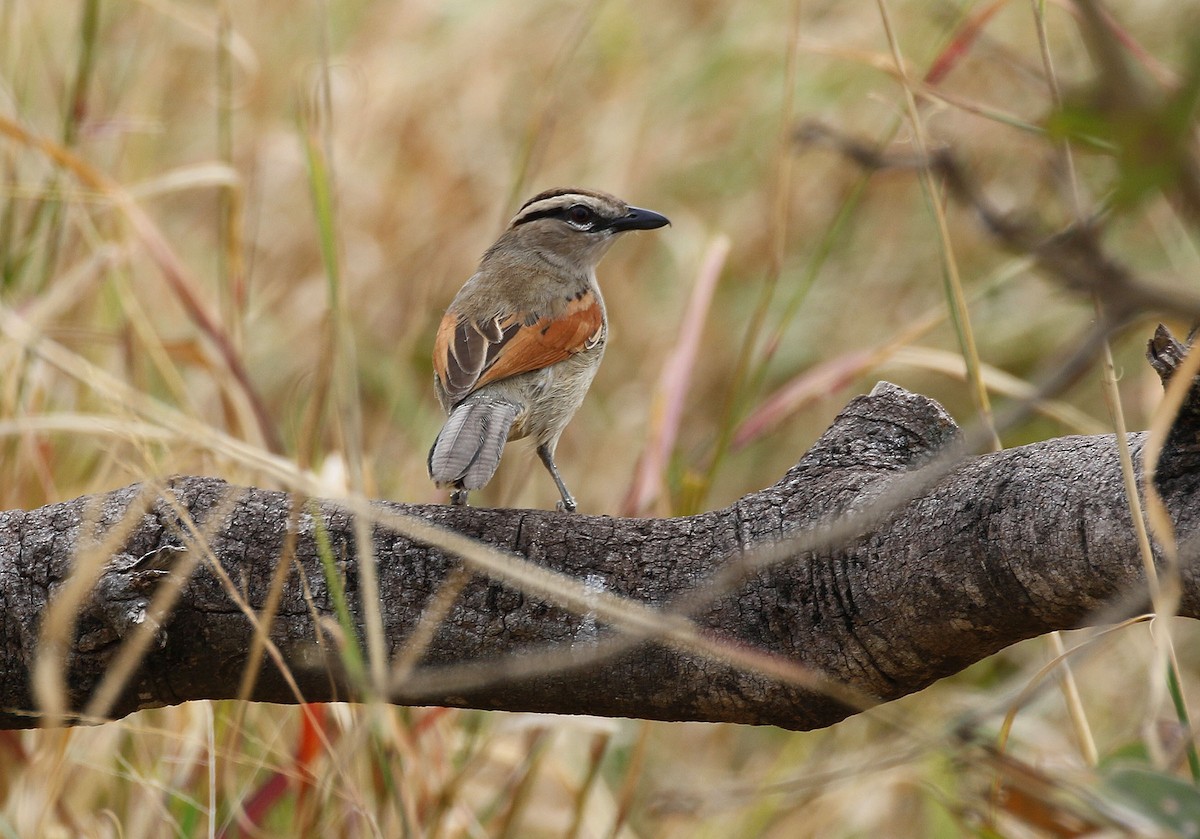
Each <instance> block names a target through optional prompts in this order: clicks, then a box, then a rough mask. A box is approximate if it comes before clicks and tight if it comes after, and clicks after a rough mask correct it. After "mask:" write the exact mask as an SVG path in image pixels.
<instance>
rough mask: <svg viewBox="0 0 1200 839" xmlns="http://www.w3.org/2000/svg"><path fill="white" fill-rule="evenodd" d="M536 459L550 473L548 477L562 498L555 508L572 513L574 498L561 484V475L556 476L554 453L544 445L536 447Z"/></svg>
mask: <svg viewBox="0 0 1200 839" xmlns="http://www.w3.org/2000/svg"><path fill="white" fill-rule="evenodd" d="M537 453H538V457H540V458H541V459H542V463H543V464H545V466H546V471H547V472H549V473H550V477H551V478H553V479H554V483H555V484H556V485H557V486H558V494H559V495H561V496H562V501H559V502H558V504H556V505H555V506H556V507H557V508H558V510H559V511H560V512H567V513H573V512H575V509H576V506H577V505H576V504H575V497H574V496H573V495H571V491H570V490H569V489H567V485H566V484H564V483H563V479H562V475H560V474H558V467H557V466H556V465H555V464H554V452H553V451H551V450H550V446H549V445H547V444H546V443H542V445H540V446H538V447H537Z"/></svg>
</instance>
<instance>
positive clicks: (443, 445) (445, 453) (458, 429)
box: [429, 398, 520, 489]
mask: <svg viewBox="0 0 1200 839" xmlns="http://www.w3.org/2000/svg"><path fill="white" fill-rule="evenodd" d="M519 412H520V409H519V407H518V406H517V405H515V404H513V403H512V402H505V401H501V400H495V399H487V398H474V399H468V400H467V401H466V402H463V403H462V404H461V405H458V406H457V407H456V408H455V409H454V410H453V411H451V412H450V418H449V419H447V420H446V424H445V425H444V426H442V430H441V431H440V432H438V436H437V439H436V440H434V441H433V448H431V449H430V450H429V477H431V478H433V480H434V483H436V484H437V485H438V486H453V487H456V488H458V489H479V488H481V487H482V486H483V485H484V484H486V483H487V482H488V481H490V480H491V479H492V475H494V474H495V473H496V467H497V466H499V465H500V455H501V454H502V453H503V452H504V444H505V442H506V441H507V440H508V432H509V429H511V428H512V424H513V422H514V421H515V420H516V418H517V414H518V413H519Z"/></svg>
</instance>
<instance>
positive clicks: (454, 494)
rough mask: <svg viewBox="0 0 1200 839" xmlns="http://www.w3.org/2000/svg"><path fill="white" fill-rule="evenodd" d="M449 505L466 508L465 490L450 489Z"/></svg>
mask: <svg viewBox="0 0 1200 839" xmlns="http://www.w3.org/2000/svg"><path fill="white" fill-rule="evenodd" d="M450 503H451V504H453V505H454V506H455V507H465V506H467V490H465V489H452V490H450Z"/></svg>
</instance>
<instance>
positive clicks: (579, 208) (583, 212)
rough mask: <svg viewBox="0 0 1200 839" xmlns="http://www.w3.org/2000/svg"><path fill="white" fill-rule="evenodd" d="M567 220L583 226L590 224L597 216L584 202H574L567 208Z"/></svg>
mask: <svg viewBox="0 0 1200 839" xmlns="http://www.w3.org/2000/svg"><path fill="white" fill-rule="evenodd" d="M566 215H567V221H569V222H571V223H572V224H576V225H579V226H581V227H582V226H583V225H585V224H588V223H589V222H591V221H592V219H594V218H595V214H594V213H592V211H591V210H590V209H588V208H587V207H585V206H583V205H582V204H572V205H571V206H570V207H568V208H567V214H566Z"/></svg>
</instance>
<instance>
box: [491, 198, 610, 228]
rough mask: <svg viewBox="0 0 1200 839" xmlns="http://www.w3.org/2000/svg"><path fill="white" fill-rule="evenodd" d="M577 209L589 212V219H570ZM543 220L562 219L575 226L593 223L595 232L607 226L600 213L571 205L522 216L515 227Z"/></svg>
mask: <svg viewBox="0 0 1200 839" xmlns="http://www.w3.org/2000/svg"><path fill="white" fill-rule="evenodd" d="M576 207H582V208H583V209H584V210H587V212H588V216H589V218H588V219H587V220H585V221H574V220H572V219H571V217H570V216H571V211H572V210H574V209H575V208H576ZM542 218H560V219H562V220H563V221H566V222H570V223H573V224H586V223H588V222H591V223H592V225H593V227H592V229H593V230H597V229H600V228H602V227H605V226H606V220H605V219H604V218H603V217H602V216H601V215H600V214H599V213H597V212H596V211H595V210H593V209H592V208H591V207H588V206H585V205H583V204H570V205H568V206H566V207H551V208H549V209H545V210H537V211H535V212H532V213H528V214H526V215H524V216H522V217H521V218H519V219H517V221H516V222H514V224H513V226H514V227H516V226H517V225H521V224H528V223H529V222H531V221H537V220H538V219H542Z"/></svg>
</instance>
